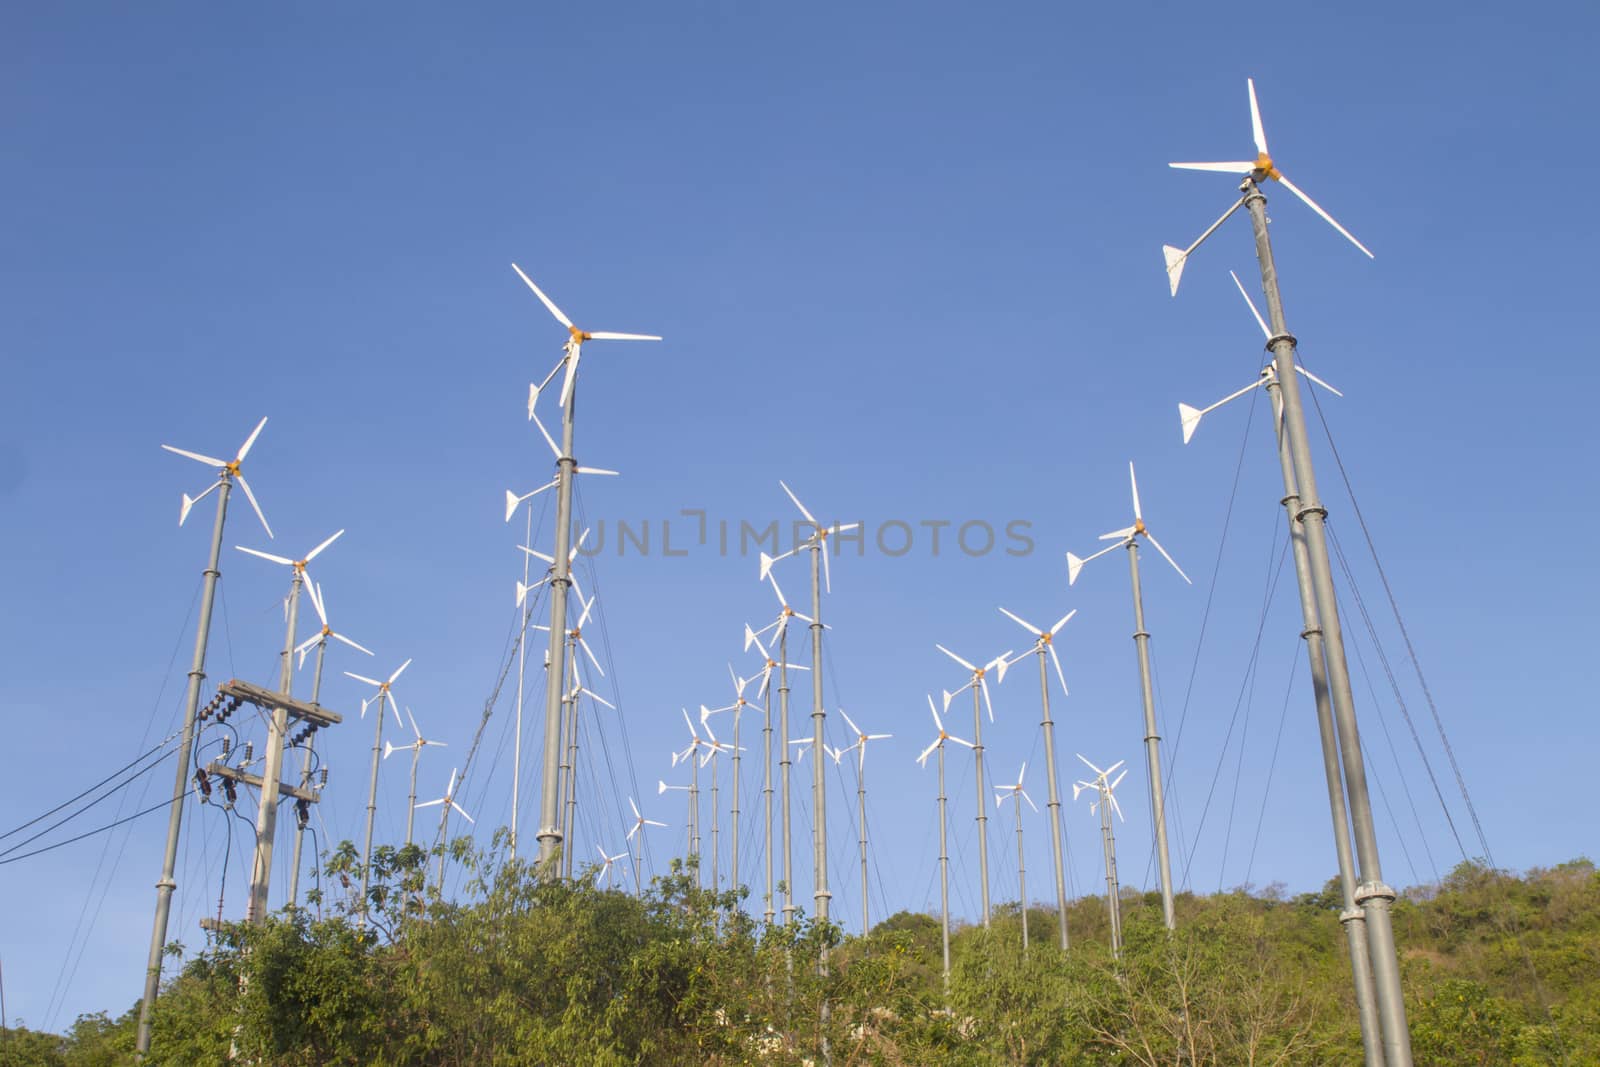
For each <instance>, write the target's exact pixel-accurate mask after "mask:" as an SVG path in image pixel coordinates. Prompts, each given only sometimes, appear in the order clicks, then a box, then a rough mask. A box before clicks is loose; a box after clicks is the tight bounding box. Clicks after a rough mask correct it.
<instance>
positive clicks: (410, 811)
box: [406, 745, 422, 847]
mask: <svg viewBox="0 0 1600 1067" xmlns="http://www.w3.org/2000/svg"><path fill="white" fill-rule="evenodd" d="M421 758H422V746H421V745H412V746H411V792H410V793H409V794H408V795H407V796H406V845H407V846H408V847H409V846H410V844H411V841H412V836H411V834H412V831H413V830H414V829H415V826H416V819H417V761H418V760H419V759H421Z"/></svg>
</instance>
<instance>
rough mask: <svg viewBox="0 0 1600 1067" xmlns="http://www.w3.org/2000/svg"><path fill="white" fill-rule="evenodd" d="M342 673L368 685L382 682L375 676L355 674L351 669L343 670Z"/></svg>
mask: <svg viewBox="0 0 1600 1067" xmlns="http://www.w3.org/2000/svg"><path fill="white" fill-rule="evenodd" d="M344 673H345V675H346V676H347V677H350V678H354V679H355V680H356V681H358V682H366V683H367V684H368V685H382V684H383V683H382V682H380V681H378V680H377V679H376V678H368V677H367V676H366V675H364V674H356V673H354V672H353V671H345V672H344Z"/></svg>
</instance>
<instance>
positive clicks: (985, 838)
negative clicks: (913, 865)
mask: <svg viewBox="0 0 1600 1067" xmlns="http://www.w3.org/2000/svg"><path fill="white" fill-rule="evenodd" d="M973 673H974V674H975V675H976V676H977V677H976V680H975V681H974V682H973V685H972V756H973V759H974V761H975V763H976V766H977V774H978V785H977V788H976V790H975V791H974V792H975V795H976V796H977V798H978V884H979V889H980V893H979V897H980V899H981V900H982V907H983V928H984V929H985V930H987V929H988V928H989V805H988V804H987V803H986V802H985V799H986V797H987V796H988V793H987V791H986V790H985V789H984V788H983V695H982V693H981V692H980V690H982V688H983V673H984V668H981V667H980V668H979V669H978V670H976V671H975V672H973Z"/></svg>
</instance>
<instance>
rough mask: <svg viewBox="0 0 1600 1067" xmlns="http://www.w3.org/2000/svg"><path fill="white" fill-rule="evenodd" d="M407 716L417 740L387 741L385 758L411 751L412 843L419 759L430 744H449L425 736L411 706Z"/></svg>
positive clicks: (408, 801)
mask: <svg viewBox="0 0 1600 1067" xmlns="http://www.w3.org/2000/svg"><path fill="white" fill-rule="evenodd" d="M406 718H407V719H409V720H411V734H412V736H413V737H415V738H416V740H415V741H412V742H410V743H409V744H404V745H395V744H391V743H390V742H388V741H385V742H384V743H383V758H384V759H388V758H389V757H390V756H392V755H394V754H395V753H396V752H406V751H409V752H410V753H411V792H410V794H409V795H408V796H407V798H406V844H407V845H410V844H411V842H412V840H413V837H412V831H413V830H414V828H415V827H414V823H415V821H416V814H417V760H418V759H419V758H421V756H422V750H423V749H424V748H426V747H428V746H429V745H433V746H434V747H435V748H448V747H449V746H448V745H447V744H446V743H445V742H443V741H430V740H428V739H427V738H425V737H423V736H422V731H421V730H419V729H417V717H416V716H415V715H413V714H411V709H410V708H407V709H406Z"/></svg>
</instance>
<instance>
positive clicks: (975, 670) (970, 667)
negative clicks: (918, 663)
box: [933, 643, 978, 708]
mask: <svg viewBox="0 0 1600 1067" xmlns="http://www.w3.org/2000/svg"><path fill="white" fill-rule="evenodd" d="M933 647H934V648H937V649H938V650H939V651H940V652H943V653H944V654H945V655H947V656H949V657H950V658H951V659H953V660H955V661H956V662H957V663H959V664H961V666H963V667H965V668H966V669H967V670H969V671H971V672H972V673H973V674H977V673H978V668H976V667H974V666H973V665H972V664H970V663H968V662H967V661H966V660H964V659H962V658H961V657H960V656H958V655H956V654H955V653H954V652H951V651H950V650H949V649H948V648H945V647H944V646H943V645H941V644H937V643H935V644H934V646H933ZM956 692H958V693H959V692H961V690H959V689H957V690H956ZM949 706H950V702H949V701H948V700H947V701H945V707H947V708H948V707H949Z"/></svg>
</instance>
